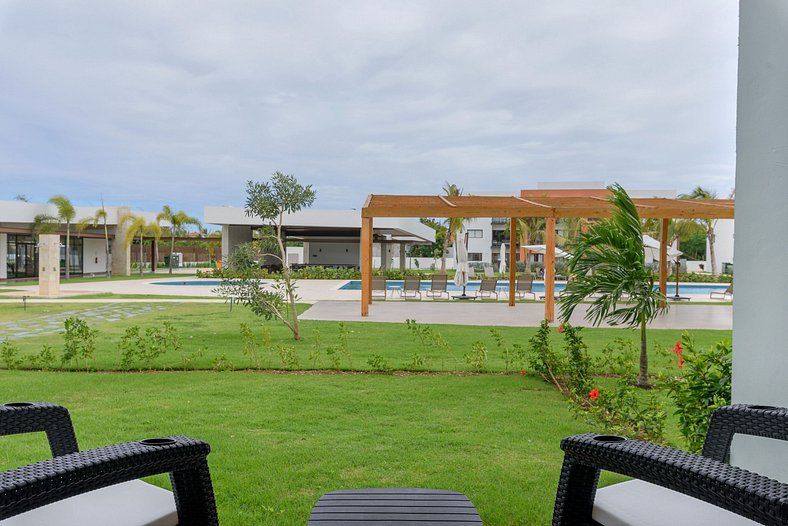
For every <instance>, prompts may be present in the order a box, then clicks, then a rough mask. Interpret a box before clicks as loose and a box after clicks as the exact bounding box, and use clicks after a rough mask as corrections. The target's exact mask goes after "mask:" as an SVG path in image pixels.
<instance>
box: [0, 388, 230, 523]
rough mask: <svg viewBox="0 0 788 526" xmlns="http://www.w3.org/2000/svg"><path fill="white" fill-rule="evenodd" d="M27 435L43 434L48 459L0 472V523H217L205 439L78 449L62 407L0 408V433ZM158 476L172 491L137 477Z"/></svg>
mask: <svg viewBox="0 0 788 526" xmlns="http://www.w3.org/2000/svg"><path fill="white" fill-rule="evenodd" d="M33 432H44V433H46V435H47V439H48V441H49V447H50V449H51V451H52V456H53V458H52V459H51V460H45V461H43V462H38V463H36V464H30V465H28V466H23V467H21V468H17V469H13V470H11V471H5V472H0V525H2V526H21V525H25V526H27V525H43V524H47V525H51V526H58V525H59V524H68V525H71V524H79V525H80V526H89V525H93V524H97V525H98V524H103V525H107V524H113V525H121V524H122V525H127V524H128V525H131V524H142V525H148V526H166V525H171V524H172V525H180V526H209V525H210V526H212V525H216V524H218V519H217V515H216V504H215V501H214V495H213V488H212V486H211V477H210V473H209V471H208V463H207V455H208V453H209V452H210V446H209V445H208V444H207V443H205V442H202V441H200V440H196V439H193V438H188V437H183V436H173V437H163V438H155V439H148V440H141V441H138V442H126V443H123V444H116V445H112V446H107V447H102V448H98V449H92V450H89V451H79V449H78V446H77V439H76V436H75V435H74V429H73V426H72V424H71V417H70V416H69V413H68V411H67V410H66V408H64V407H61V406H58V405H54V404H49V403H44V402H36V403H29V402H24V403H14V404H5V405H0V436H5V435H14V434H20V433H33ZM159 473H169V475H170V480H171V481H172V487H173V493H174V495H173V494H172V493H170V492H168V491H166V490H163V489H161V488H158V487H156V486H153V485H151V484H147V483H145V482H143V481H140V480H137V479H139V478H141V477H147V476H150V475H155V474H159ZM173 497H174V498H173ZM108 514H109V515H108Z"/></svg>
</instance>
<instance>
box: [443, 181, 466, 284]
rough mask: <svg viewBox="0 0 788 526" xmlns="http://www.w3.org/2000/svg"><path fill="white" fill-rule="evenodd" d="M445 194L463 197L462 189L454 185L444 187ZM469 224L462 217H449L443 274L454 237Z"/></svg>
mask: <svg viewBox="0 0 788 526" xmlns="http://www.w3.org/2000/svg"><path fill="white" fill-rule="evenodd" d="M443 192H444V194H445V195H446V197H457V196H460V195H462V188H460V187H459V186H457V185H456V184H454V183H449V182H448V181H446V184H445V185H443ZM466 222H467V219H465V218H462V217H449V218H447V219H446V221H445V224H446V237H444V238H443V251H442V252H441V272H446V256H447V254H448V253H449V245H451V244H452V243H453V242H454V237H455V236H456V234H457V232H459V231H460V230H462V227H463V226H464V225H465V223H466Z"/></svg>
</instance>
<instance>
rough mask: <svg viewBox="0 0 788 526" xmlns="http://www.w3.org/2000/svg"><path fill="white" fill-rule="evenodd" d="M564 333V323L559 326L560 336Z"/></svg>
mask: <svg viewBox="0 0 788 526" xmlns="http://www.w3.org/2000/svg"><path fill="white" fill-rule="evenodd" d="M562 332H564V324H563V323H562V324H561V325H559V326H558V334H561V333H562Z"/></svg>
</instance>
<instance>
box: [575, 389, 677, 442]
mask: <svg viewBox="0 0 788 526" xmlns="http://www.w3.org/2000/svg"><path fill="white" fill-rule="evenodd" d="M572 408H573V409H574V411H575V413H576V414H579V415H581V416H582V417H585V418H586V420H588V421H589V422H590V423H591V424H592V425H594V426H595V427H602V428H603V429H605V430H606V431H607V432H609V433H614V434H618V435H624V436H628V437H632V438H637V439H640V440H647V441H649V442H657V443H664V441H665V418H666V414H665V411H664V409H663V407H662V405H661V404H660V403H659V401H658V400H657V397H656V396H655V395H654V394H650V395H648V396H646V395H644V394H643V392H642V390H640V389H638V388H636V387H635V386H633V385H632V384H631V383H627V381H625V380H622V379H620V378H619V379H618V381H617V382H616V384H615V386H614V387H611V388H608V389H604V388H594V389H591V390H589V391H588V393H587V394H586V396H585V398H584V399H583V403H575V404H573V405H572Z"/></svg>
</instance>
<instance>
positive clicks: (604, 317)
mask: <svg viewBox="0 0 788 526" xmlns="http://www.w3.org/2000/svg"><path fill="white" fill-rule="evenodd" d="M608 190H610V192H611V196H610V202H611V203H612V204H613V206H614V211H613V216H612V217H611V218H610V219H604V220H602V221H599V222H597V223H594V224H592V225H591V226H590V227H589V229H588V232H582V233H580V236H579V237H578V241H577V243H576V244H575V246H574V250H573V252H572V253H571V255H570V256H569V272H570V273H571V274H573V275H574V276H575V279H574V280H573V281H571V282H569V283H568V284H567V286H566V289H565V292H564V294H562V295H561V296H560V298H559V299H558V303H559V305H560V309H561V319H562V320H563V321H568V320H569V317H570V316H571V315H572V312H573V311H574V310H575V308H576V307H577V306H578V305H579V304H580V302H582V301H585V300H586V299H587V298H589V297H590V296H591V295H593V294H597V295H599V296H598V297H596V298H595V299H594V300H593V301H592V303H591V305H590V306H589V308H588V311H587V312H586V316H585V317H586V319H587V320H589V321H591V322H592V323H593V324H594V325H599V324H600V323H601V322H602V321H607V322H608V323H610V324H611V325H626V326H628V327H632V328H636V327H640V374H639V375H638V386H640V387H649V386H650V384H649V381H648V354H647V350H648V342H647V340H646V325H647V324H648V322H650V321H651V320H653V319H654V318H656V317H657V316H658V315H660V314H662V313H663V312H664V311H665V310H666V309H667V307H666V306H665V303H664V299H665V297H664V296H663V295H662V294H661V293H660V291H659V290H658V289H654V275H653V274H652V272H651V269H650V268H648V267H647V266H646V255H645V249H644V248H643V233H642V229H641V222H640V216H639V215H638V212H637V208H636V207H635V205H634V204H633V203H632V200H631V199H630V198H629V195H628V194H627V192H626V190H624V188H623V187H621V185H619V184H615V185H613V186H610V187H608Z"/></svg>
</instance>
